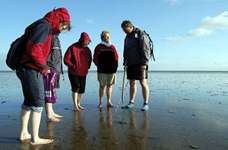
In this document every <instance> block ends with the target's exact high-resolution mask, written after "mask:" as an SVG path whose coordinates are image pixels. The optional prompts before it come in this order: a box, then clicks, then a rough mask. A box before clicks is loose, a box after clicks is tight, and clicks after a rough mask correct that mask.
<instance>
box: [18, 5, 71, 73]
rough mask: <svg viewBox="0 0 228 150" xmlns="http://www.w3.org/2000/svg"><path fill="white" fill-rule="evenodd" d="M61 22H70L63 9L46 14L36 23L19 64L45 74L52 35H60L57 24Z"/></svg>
mask: <svg viewBox="0 0 228 150" xmlns="http://www.w3.org/2000/svg"><path fill="white" fill-rule="evenodd" d="M40 20H43V21H40ZM38 21H39V22H38ZM61 21H64V22H70V15H69V13H68V11H67V9H65V8H59V9H56V10H53V11H51V12H49V13H47V14H46V15H45V16H44V18H43V19H39V20H37V21H36V22H38V24H37V25H36V26H35V28H34V29H33V30H32V32H31V35H30V37H29V39H28V42H27V45H26V50H25V51H24V53H23V54H22V59H21V61H20V63H21V64H23V65H24V66H27V67H30V68H32V69H34V70H37V71H40V73H42V74H47V70H48V66H47V64H46V61H47V58H48V55H49V53H50V48H51V40H52V35H53V34H57V33H60V30H59V23H60V22H61Z"/></svg>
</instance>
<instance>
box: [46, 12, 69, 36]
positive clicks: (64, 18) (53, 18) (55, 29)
mask: <svg viewBox="0 0 228 150" xmlns="http://www.w3.org/2000/svg"><path fill="white" fill-rule="evenodd" d="M44 19H46V20H47V21H48V22H49V24H50V25H51V27H52V34H57V33H60V31H59V23H60V22H70V15H69V13H68V10H67V9H66V8H58V9H54V10H53V11H50V12H48V13H47V14H46V15H45V16H44Z"/></svg>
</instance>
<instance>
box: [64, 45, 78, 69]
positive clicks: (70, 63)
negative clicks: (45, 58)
mask: <svg viewBox="0 0 228 150" xmlns="http://www.w3.org/2000/svg"><path fill="white" fill-rule="evenodd" d="M72 50H73V47H72V46H70V47H69V48H68V49H67V51H66V53H65V55H64V59H63V60H64V64H65V65H66V66H68V67H69V68H72V69H76V65H75V64H76V63H75V62H73V61H72V60H73V59H74V58H73V57H74V55H73V53H72Z"/></svg>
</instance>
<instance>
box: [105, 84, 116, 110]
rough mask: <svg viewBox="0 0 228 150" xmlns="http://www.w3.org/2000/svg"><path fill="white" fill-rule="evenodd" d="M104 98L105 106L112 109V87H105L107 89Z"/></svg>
mask: <svg viewBox="0 0 228 150" xmlns="http://www.w3.org/2000/svg"><path fill="white" fill-rule="evenodd" d="M106 96H107V106H109V107H113V106H114V105H113V104H112V103H111V97H112V85H107V88H106Z"/></svg>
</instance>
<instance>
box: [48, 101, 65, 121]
mask: <svg viewBox="0 0 228 150" xmlns="http://www.w3.org/2000/svg"><path fill="white" fill-rule="evenodd" d="M50 110H51V114H52V116H53V117H55V118H58V119H60V118H62V117H63V116H60V115H58V114H56V113H55V112H54V110H53V104H52V103H51V107H50Z"/></svg>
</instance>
